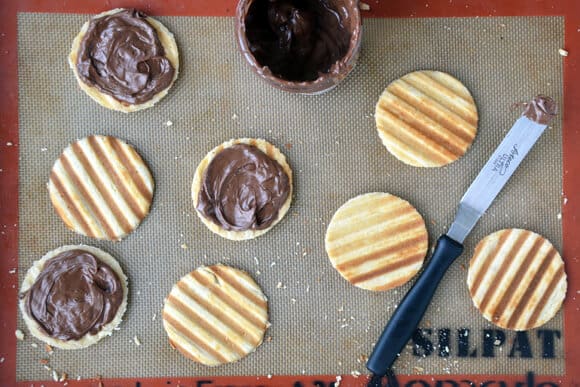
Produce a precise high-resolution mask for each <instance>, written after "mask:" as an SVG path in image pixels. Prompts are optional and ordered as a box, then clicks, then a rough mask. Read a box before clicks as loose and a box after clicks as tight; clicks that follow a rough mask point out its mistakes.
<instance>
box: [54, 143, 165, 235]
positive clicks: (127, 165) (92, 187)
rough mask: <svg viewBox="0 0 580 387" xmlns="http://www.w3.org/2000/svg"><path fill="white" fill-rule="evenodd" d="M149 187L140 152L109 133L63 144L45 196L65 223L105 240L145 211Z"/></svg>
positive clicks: (129, 227)
mask: <svg viewBox="0 0 580 387" xmlns="http://www.w3.org/2000/svg"><path fill="white" fill-rule="evenodd" d="M153 189H154V183H153V177H152V176H151V173H150V172H149V169H148V168H147V165H146V164H145V162H144V161H143V159H141V156H139V154H138V153H137V152H136V151H135V149H133V147H131V146H130V145H128V144H126V143H125V142H123V141H121V140H119V139H118V138H115V137H110V136H89V137H86V138H83V139H81V140H78V141H77V142H75V143H73V144H71V145H69V146H68V147H67V148H66V149H65V150H64V151H63V153H62V154H61V155H60V157H59V158H58V160H56V162H55V163H54V166H53V167H52V170H51V172H50V179H49V182H48V192H49V194H50V200H51V201H52V204H53V205H54V208H55V209H56V212H57V213H58V215H59V216H60V217H61V219H62V220H63V221H64V223H65V224H66V225H67V227H68V228H70V229H71V230H73V231H76V232H77V233H79V234H82V235H86V236H88V237H92V238H97V239H107V240H120V239H121V238H123V237H125V236H126V235H127V234H129V233H130V232H132V231H133V230H135V229H136V228H137V226H138V225H139V224H140V223H141V221H142V220H143V219H144V218H145V216H147V214H148V213H149V208H150V206H151V201H152V199H153Z"/></svg>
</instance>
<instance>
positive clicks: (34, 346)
mask: <svg viewBox="0 0 580 387" xmlns="http://www.w3.org/2000/svg"><path fill="white" fill-rule="evenodd" d="M30 346H31V347H32V348H38V344H36V343H30Z"/></svg>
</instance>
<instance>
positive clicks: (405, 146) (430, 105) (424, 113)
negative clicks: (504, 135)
mask: <svg viewBox="0 0 580 387" xmlns="http://www.w3.org/2000/svg"><path fill="white" fill-rule="evenodd" d="M375 121H376V125H377V129H378V132H379V137H380V138H381V140H382V142H383V144H384V145H385V147H387V149H388V151H389V152H391V153H392V154H393V155H394V156H395V157H397V158H398V159H399V160H401V161H403V162H404V163H406V164H409V165H413V166H416V167H440V166H443V165H446V164H449V163H451V162H453V161H455V160H457V159H458V158H460V157H461V156H463V155H464V154H465V152H466V151H467V149H468V148H469V146H470V145H471V143H472V142H473V139H474V138H475V135H476V133H477V121H478V116H477V108H476V106H475V102H474V101H473V98H472V97H471V94H470V93H469V90H467V88H466V87H465V86H464V85H463V84H462V83H461V82H459V81H458V80H457V79H455V78H453V77H452V76H451V75H449V74H446V73H442V72H439V71H416V72H412V73H409V74H407V75H405V76H403V77H402V78H400V79H397V80H396V81H394V82H392V83H391V84H390V85H389V86H387V88H386V89H385V91H384V92H383V94H382V95H381V97H380V98H379V101H378V102H377V106H376V109H375Z"/></svg>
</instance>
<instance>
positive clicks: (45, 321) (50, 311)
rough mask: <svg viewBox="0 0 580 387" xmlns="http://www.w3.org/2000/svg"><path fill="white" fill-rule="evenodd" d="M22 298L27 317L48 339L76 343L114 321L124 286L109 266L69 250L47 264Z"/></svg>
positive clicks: (91, 256)
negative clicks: (40, 328) (39, 327)
mask: <svg viewBox="0 0 580 387" xmlns="http://www.w3.org/2000/svg"><path fill="white" fill-rule="evenodd" d="M24 297H26V300H25V302H26V310H27V312H28V315H29V316H30V317H31V318H32V319H34V320H36V322H38V324H39V325H40V326H41V327H42V329H43V330H44V331H45V332H46V333H47V334H48V335H49V336H50V337H53V338H55V339H60V340H79V339H81V338H82V337H83V336H85V335H86V334H87V333H90V334H96V333H98V332H99V331H100V330H101V328H102V327H103V326H104V325H105V324H107V323H109V322H111V321H112V320H113V319H114V317H115V314H116V313H117V310H118V309H119V306H120V305H121V303H122V302H123V287H122V285H121V281H120V279H119V277H118V276H117V274H116V273H115V271H114V270H113V269H111V267H110V266H109V265H107V264H105V263H104V262H101V261H100V260H99V259H97V258H96V257H95V256H94V255H92V254H91V253H89V252H87V251H83V250H69V251H65V252H63V253H60V254H58V255H57V256H56V257H54V258H51V259H49V260H47V261H46V263H45V265H44V267H43V269H42V271H41V272H40V274H39V275H38V277H37V278H36V281H35V282H34V284H33V285H32V286H31V287H30V289H28V290H27V292H26V293H25V294H24Z"/></svg>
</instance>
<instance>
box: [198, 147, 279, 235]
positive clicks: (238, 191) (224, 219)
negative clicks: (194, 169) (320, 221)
mask: <svg viewBox="0 0 580 387" xmlns="http://www.w3.org/2000/svg"><path fill="white" fill-rule="evenodd" d="M289 191H290V180H289V178H288V175H287V174H286V172H285V171H284V170H283V169H282V167H281V166H280V164H278V162H277V161H276V160H273V159H271V158H270V157H268V156H267V155H266V154H264V153H263V152H262V151H261V150H259V149H258V148H256V147H254V146H251V145H246V144H236V145H233V146H231V147H228V148H225V149H224V150H222V151H220V152H219V153H218V154H217V155H216V156H215V157H214V158H213V159H212V161H211V162H210V163H209V165H208V166H207V169H206V171H205V174H204V177H203V183H202V187H201V189H200V191H199V200H198V204H197V210H198V211H200V212H201V213H202V214H203V215H204V216H205V217H206V218H208V219H210V220H211V221H213V222H214V223H216V224H217V225H218V226H221V227H222V228H224V229H226V230H235V231H245V230H263V229H265V228H268V227H269V226H270V225H271V224H272V223H273V222H274V221H275V220H276V219H277V218H278V212H279V210H280V208H281V207H282V206H283V205H284V203H285V202H286V199H287V198H288V194H289Z"/></svg>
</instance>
